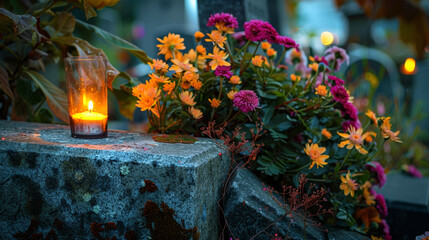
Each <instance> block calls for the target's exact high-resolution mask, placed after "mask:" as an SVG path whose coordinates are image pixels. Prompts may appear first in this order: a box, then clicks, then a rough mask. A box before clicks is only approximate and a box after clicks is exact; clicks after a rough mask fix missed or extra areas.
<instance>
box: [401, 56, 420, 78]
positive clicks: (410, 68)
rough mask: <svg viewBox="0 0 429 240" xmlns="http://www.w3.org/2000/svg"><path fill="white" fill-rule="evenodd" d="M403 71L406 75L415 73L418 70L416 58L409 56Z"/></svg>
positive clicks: (402, 68)
mask: <svg viewBox="0 0 429 240" xmlns="http://www.w3.org/2000/svg"><path fill="white" fill-rule="evenodd" d="M401 72H402V73H403V74H406V75H412V74H415V73H416V72H417V67H416V60H414V58H407V59H406V60H405V63H404V64H402V66H401Z"/></svg>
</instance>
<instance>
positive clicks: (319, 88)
mask: <svg viewBox="0 0 429 240" xmlns="http://www.w3.org/2000/svg"><path fill="white" fill-rule="evenodd" d="M316 94H317V95H319V96H321V97H324V96H326V94H328V90H326V86H324V85H319V86H317V88H316Z"/></svg>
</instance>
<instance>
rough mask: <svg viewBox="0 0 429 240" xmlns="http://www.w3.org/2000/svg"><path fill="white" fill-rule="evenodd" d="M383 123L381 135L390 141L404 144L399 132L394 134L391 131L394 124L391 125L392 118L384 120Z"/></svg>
mask: <svg viewBox="0 0 429 240" xmlns="http://www.w3.org/2000/svg"><path fill="white" fill-rule="evenodd" d="M382 120H383V123H382V124H381V127H380V128H381V135H383V137H384V138H390V140H392V141H394V142H399V143H400V142H402V141H401V140H400V139H399V138H398V135H399V131H396V132H393V131H391V130H390V128H391V127H392V124H390V117H387V118H382Z"/></svg>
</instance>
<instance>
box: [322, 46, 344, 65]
mask: <svg viewBox="0 0 429 240" xmlns="http://www.w3.org/2000/svg"><path fill="white" fill-rule="evenodd" d="M325 57H326V60H327V61H328V62H332V61H333V62H334V70H335V71H338V70H340V67H341V65H342V64H343V63H344V62H347V65H348V64H349V55H347V53H346V50H344V49H342V48H339V47H337V46H333V47H331V48H328V49H327V50H326V51H325Z"/></svg>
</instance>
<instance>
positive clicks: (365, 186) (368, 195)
mask: <svg viewBox="0 0 429 240" xmlns="http://www.w3.org/2000/svg"><path fill="white" fill-rule="evenodd" d="M371 186H372V185H371V183H370V182H369V181H366V182H365V183H364V184H363V185H362V186H361V187H360V188H361V189H363V198H364V199H365V203H366V204H367V205H370V206H371V205H374V204H375V201H374V196H372V195H371V192H370V191H369V189H370V188H371Z"/></svg>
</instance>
